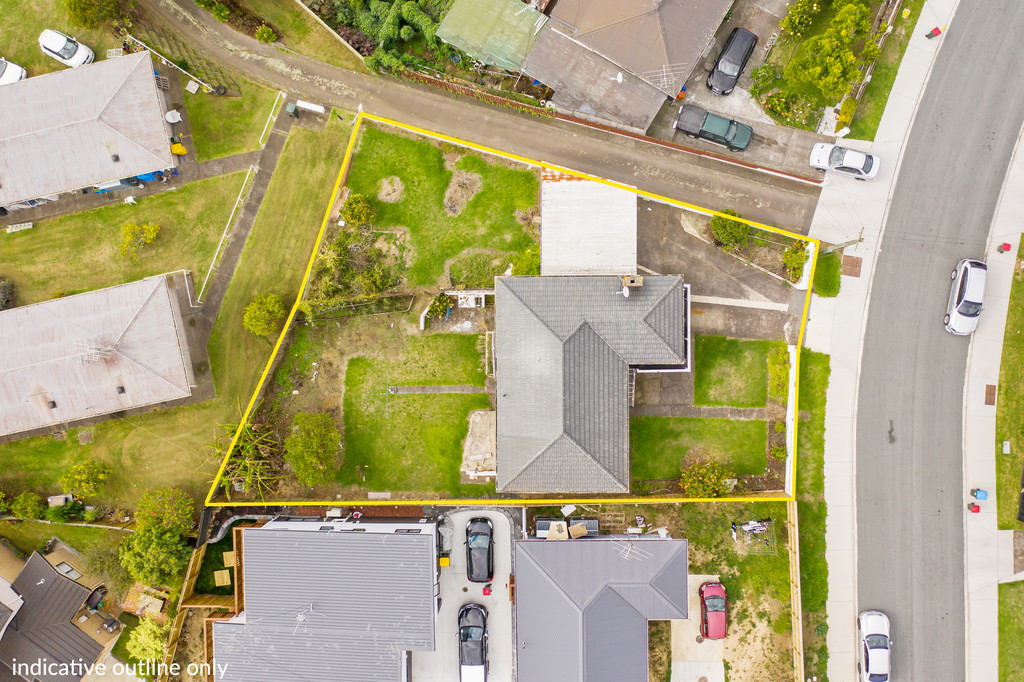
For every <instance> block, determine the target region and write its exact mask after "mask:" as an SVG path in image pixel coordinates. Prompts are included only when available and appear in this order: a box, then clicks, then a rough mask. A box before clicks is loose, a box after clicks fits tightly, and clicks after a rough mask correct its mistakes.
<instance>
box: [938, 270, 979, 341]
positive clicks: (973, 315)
mask: <svg viewBox="0 0 1024 682" xmlns="http://www.w3.org/2000/svg"><path fill="white" fill-rule="evenodd" d="M987 276H988V267H987V266H986V265H985V264H984V263H983V262H981V261H980V260H973V259H970V258H964V259H963V260H962V261H960V262H959V263H957V265H956V269H955V270H953V272H952V274H951V275H950V277H952V279H953V285H952V286H951V287H950V289H949V303H947V304H946V316H945V317H944V318H942V322H943V324H945V325H946V331H947V332H949V333H950V334H956V335H958V336H966V335H967V334H972V333H974V330H975V329H977V328H978V316H979V315H980V314H981V303H982V301H983V300H984V299H985V279H986V278H987Z"/></svg>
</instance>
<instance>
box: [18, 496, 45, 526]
mask: <svg viewBox="0 0 1024 682" xmlns="http://www.w3.org/2000/svg"><path fill="white" fill-rule="evenodd" d="M45 511H46V505H45V504H43V498H41V497H39V495H36V494H35V493H33V492H31V491H28V490H26V491H25V492H23V493H22V494H20V495H18V496H17V497H15V498H14V502H12V503H11V513H12V514H14V515H15V516H17V517H18V518H19V519H41V518H43V512H45Z"/></svg>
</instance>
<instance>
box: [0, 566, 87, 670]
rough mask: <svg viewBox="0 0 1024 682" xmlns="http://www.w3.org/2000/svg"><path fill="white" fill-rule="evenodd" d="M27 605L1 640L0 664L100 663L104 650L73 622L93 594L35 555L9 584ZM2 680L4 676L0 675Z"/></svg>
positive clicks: (16, 616) (19, 612)
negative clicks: (42, 660)
mask: <svg viewBox="0 0 1024 682" xmlns="http://www.w3.org/2000/svg"><path fill="white" fill-rule="evenodd" d="M11 587H12V588H13V589H14V591H15V592H17V593H18V594H20V595H21V598H22V600H23V601H24V603H23V604H22V606H21V608H20V609H18V612H17V614H16V615H15V616H14V620H12V621H11V624H10V625H9V626H8V627H7V631H6V632H5V633H4V636H3V639H0V661H2V662H3V663H4V664H5V665H7V666H8V667H10V665H11V662H12V661H14V660H17V661H19V662H24V661H27V662H29V663H31V662H34V661H36V660H38V659H42V658H46V659H47V660H48V661H52V662H55V663H66V664H70V663H71V662H72V661H81V662H83V663H84V664H86V665H90V664H92V663H95V662H96V659H97V658H98V657H99V655H100V654H101V653H102V652H103V647H102V646H101V645H100V644H99V643H98V642H96V641H95V640H93V639H92V638H91V637H89V635H87V634H85V633H84V632H83V631H81V630H79V629H78V628H77V627H75V625H74V624H73V623H72V622H71V619H72V618H74V616H75V614H76V613H78V610H79V609H80V608H82V605H83V604H84V603H85V600H86V598H87V597H88V596H89V593H90V590H89V589H88V588H86V587H83V586H81V585H79V584H78V583H76V582H75V581H73V580H70V579H68V578H66V577H65V576H63V575H61V574H60V573H58V572H57V571H56V570H54V568H53V567H52V566H50V564H49V563H47V561H46V559H44V558H43V556H42V555H41V554H39V553H38V552H33V553H32V556H30V557H29V559H28V561H27V562H26V563H25V567H24V568H22V569H21V573H19V574H18V577H17V578H16V579H15V580H14V582H13V583H11ZM0 679H2V677H0ZM80 679H82V676H81V675H63V676H48V677H46V678H45V682H71V681H75V682H77V680H80Z"/></svg>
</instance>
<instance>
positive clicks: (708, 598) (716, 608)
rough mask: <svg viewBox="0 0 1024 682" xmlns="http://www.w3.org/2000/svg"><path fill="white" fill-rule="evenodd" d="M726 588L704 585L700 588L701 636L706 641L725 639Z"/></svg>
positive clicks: (715, 584)
mask: <svg viewBox="0 0 1024 682" xmlns="http://www.w3.org/2000/svg"><path fill="white" fill-rule="evenodd" d="M727 608H728V606H727V603H726V599H725V586H724V585H722V583H704V584H703V585H701V586H700V634H702V635H704V637H705V638H706V639H724V638H725V621H726V612H727V611H726V610H727Z"/></svg>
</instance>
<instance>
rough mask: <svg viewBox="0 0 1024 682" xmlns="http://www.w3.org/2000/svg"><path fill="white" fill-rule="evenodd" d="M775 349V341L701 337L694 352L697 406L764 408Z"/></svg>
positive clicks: (694, 400) (698, 338)
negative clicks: (771, 359) (769, 362)
mask: <svg viewBox="0 0 1024 682" xmlns="http://www.w3.org/2000/svg"><path fill="white" fill-rule="evenodd" d="M771 346H772V342H771V341H748V340H743V339H730V338H727V337H724V336H698V337H697V338H696V340H695V341H694V350H693V357H694V358H696V360H695V364H694V372H693V403H694V404H695V405H729V406H730V407H764V406H765V404H766V403H767V402H768V350H769V349H770V348H771Z"/></svg>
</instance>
